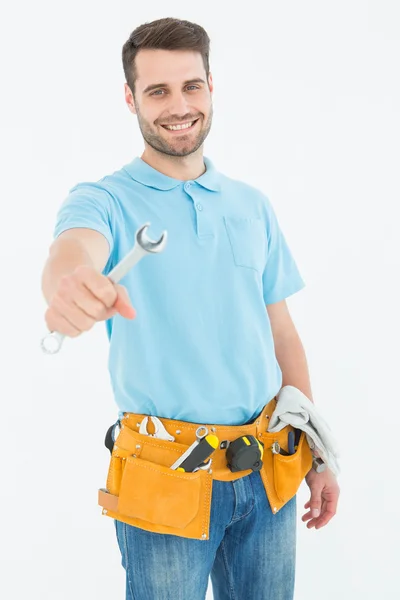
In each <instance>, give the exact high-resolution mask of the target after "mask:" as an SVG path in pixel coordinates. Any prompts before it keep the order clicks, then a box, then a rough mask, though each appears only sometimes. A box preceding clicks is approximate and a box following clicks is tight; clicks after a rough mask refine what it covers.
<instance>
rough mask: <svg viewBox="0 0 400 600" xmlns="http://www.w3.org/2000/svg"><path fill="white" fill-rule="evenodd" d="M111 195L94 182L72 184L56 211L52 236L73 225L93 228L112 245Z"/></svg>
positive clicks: (111, 247) (111, 246) (71, 227)
mask: <svg viewBox="0 0 400 600" xmlns="http://www.w3.org/2000/svg"><path fill="white" fill-rule="evenodd" d="M110 200H111V196H110V194H109V193H108V192H107V191H106V190H105V189H104V188H102V187H101V186H99V185H98V184H96V183H91V182H89V183H79V184H78V185H76V186H74V187H73V188H72V189H71V190H70V191H69V194H68V196H67V198H66V199H65V200H64V202H63V203H62V205H61V207H60V209H59V210H58V213H57V218H56V224H55V228H54V232H53V237H54V238H57V237H58V236H59V235H60V234H61V233H63V231H66V230H67V229H73V228H75V227H77V228H79V227H84V228H88V229H94V230H95V231H98V232H99V233H101V234H103V235H104V237H105V238H106V240H107V241H108V244H109V246H110V254H111V252H112V250H113V247H114V240H113V234H112V225H111V204H110Z"/></svg>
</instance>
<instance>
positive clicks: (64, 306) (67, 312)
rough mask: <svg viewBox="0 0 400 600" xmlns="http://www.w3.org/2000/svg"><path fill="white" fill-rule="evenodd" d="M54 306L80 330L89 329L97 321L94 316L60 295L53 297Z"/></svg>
mask: <svg viewBox="0 0 400 600" xmlns="http://www.w3.org/2000/svg"><path fill="white" fill-rule="evenodd" d="M52 306H53V307H54V308H55V310H57V311H58V312H59V314H60V315H62V316H63V317H64V319H66V320H67V321H69V322H70V323H71V325H73V326H74V327H75V328H76V329H78V330H79V331H80V332H82V331H88V330H89V329H91V328H92V327H93V325H94V324H95V323H96V321H95V319H93V317H90V316H89V315H87V314H86V313H85V312H83V311H82V310H81V309H80V308H79V307H78V306H77V305H76V304H75V303H74V302H70V303H69V302H68V301H67V300H65V299H64V298H62V297H61V296H60V295H58V294H55V295H54V297H53V298H52Z"/></svg>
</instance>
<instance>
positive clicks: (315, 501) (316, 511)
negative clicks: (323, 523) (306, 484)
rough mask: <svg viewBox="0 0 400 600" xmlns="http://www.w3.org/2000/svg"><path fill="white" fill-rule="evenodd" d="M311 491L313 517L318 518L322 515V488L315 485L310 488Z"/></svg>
mask: <svg viewBox="0 0 400 600" xmlns="http://www.w3.org/2000/svg"><path fill="white" fill-rule="evenodd" d="M310 490H311V498H310V508H311V515H312V516H313V517H315V518H317V517H319V515H320V514H321V502H322V498H321V494H322V488H321V487H319V486H318V487H317V486H316V485H314V486H312V487H311V488H310Z"/></svg>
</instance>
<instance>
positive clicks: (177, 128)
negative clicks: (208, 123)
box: [164, 121, 194, 131]
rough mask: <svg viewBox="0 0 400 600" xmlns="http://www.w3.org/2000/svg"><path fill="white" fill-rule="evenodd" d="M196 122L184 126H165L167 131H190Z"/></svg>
mask: <svg viewBox="0 0 400 600" xmlns="http://www.w3.org/2000/svg"><path fill="white" fill-rule="evenodd" d="M193 123H194V121H192V122H191V123H185V124H184V125H164V127H165V128H166V129H171V130H172V131H178V130H179V129H188V128H189V127H191V126H192V125H193Z"/></svg>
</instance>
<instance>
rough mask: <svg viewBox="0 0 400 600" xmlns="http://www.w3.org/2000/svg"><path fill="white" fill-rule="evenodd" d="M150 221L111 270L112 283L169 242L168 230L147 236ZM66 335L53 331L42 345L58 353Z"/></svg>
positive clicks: (47, 351) (140, 229) (46, 350)
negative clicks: (154, 237) (157, 235)
mask: <svg viewBox="0 0 400 600" xmlns="http://www.w3.org/2000/svg"><path fill="white" fill-rule="evenodd" d="M148 227H150V223H145V224H144V225H142V227H140V228H139V229H138V230H137V232H136V236H135V245H134V246H133V248H132V250H130V251H129V252H128V254H127V255H126V256H124V258H123V259H122V260H121V261H120V262H119V263H118V264H117V265H116V266H115V267H114V268H113V269H112V270H111V271H110V272H109V274H108V275H107V277H108V279H110V280H111V281H112V283H118V282H119V281H121V279H122V278H123V277H125V275H126V274H127V273H128V272H129V271H130V270H131V269H132V267H133V266H134V265H136V263H138V262H139V260H140V259H142V258H143V257H144V256H146V254H156V253H157V252H162V250H164V248H165V245H166V243H167V232H166V231H163V233H162V234H161V237H160V239H159V240H158V241H156V242H154V241H153V240H151V239H150V238H148V237H147V236H146V230H147V229H148ZM65 337H66V336H65V335H63V334H62V333H58V332H57V331H52V332H51V333H49V334H48V335H46V336H45V337H44V338H43V339H42V341H41V347H42V350H43V352H44V353H45V354H56V353H57V352H58V351H59V350H60V349H61V346H62V343H63V341H64V338H65Z"/></svg>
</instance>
